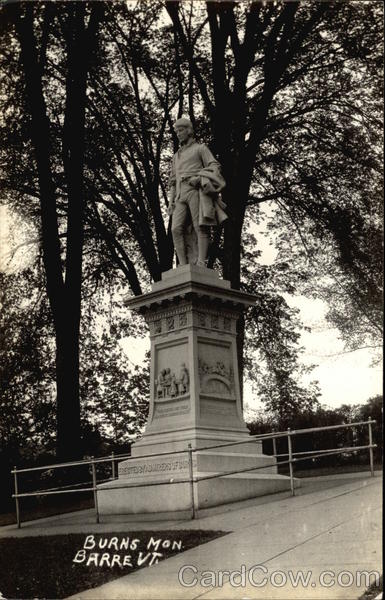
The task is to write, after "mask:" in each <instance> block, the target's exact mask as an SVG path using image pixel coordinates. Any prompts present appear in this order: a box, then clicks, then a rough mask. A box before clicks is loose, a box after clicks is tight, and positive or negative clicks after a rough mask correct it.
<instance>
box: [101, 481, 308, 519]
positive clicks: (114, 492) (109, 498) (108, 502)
mask: <svg viewBox="0 0 385 600" xmlns="http://www.w3.org/2000/svg"><path fill="white" fill-rule="evenodd" d="M210 475H213V473H212V472H210V473H209V472H198V473H196V474H195V476H196V477H198V478H199V477H205V476H210ZM179 479H182V478H181V477H179ZM183 479H184V478H183ZM133 483H134V482H133V481H131V480H128V479H119V480H116V481H114V482H108V483H106V484H102V485H100V486H98V491H97V496H98V505H99V512H100V514H102V515H103V514H105V515H111V514H121V515H123V514H142V513H159V518H160V519H161V518H162V516H161V515H162V513H170V512H175V511H188V510H191V506H192V502H191V484H190V483H189V482H183V483H178V477H175V480H174V482H173V483H170V479H168V480H165V483H163V484H162V485H151V486H148V487H147V486H146V485H145V483H150V482H149V481H146V482H144V481H143V483H144V485H143V487H142V486H141V487H130V484H131V485H132V484H133ZM135 483H137V482H135ZM299 485H300V482H299V480H295V486H296V487H299ZM125 486H127V487H125ZM193 487H194V504H195V508H196V509H197V510H199V509H203V508H209V507H212V506H219V505H222V504H228V503H230V502H237V501H239V500H246V499H248V498H255V497H258V496H265V495H267V494H275V493H278V492H283V491H286V490H290V479H289V477H286V476H284V475H277V474H262V473H237V474H236V475H222V476H220V477H216V478H210V479H204V480H202V481H197V482H196V483H194V486H193ZM107 488H108V489H107Z"/></svg>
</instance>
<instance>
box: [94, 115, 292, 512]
mask: <svg viewBox="0 0 385 600" xmlns="http://www.w3.org/2000/svg"><path fill="white" fill-rule="evenodd" d="M175 130H176V133H177V136H178V139H179V141H180V144H181V148H180V150H179V151H178V152H177V153H176V154H175V155H174V158H173V166H172V174H171V180H170V199H169V212H170V214H171V215H172V233H173V239H174V245H175V249H176V253H177V257H178V260H179V266H178V267H177V268H175V269H171V270H169V271H166V272H165V273H163V274H162V279H161V281H159V282H156V283H154V284H153V286H152V290H151V292H149V293H147V294H143V295H142V296H136V297H132V298H128V299H127V300H126V305H127V306H128V307H129V308H130V309H131V310H135V311H137V312H139V313H140V314H141V315H143V317H144V318H145V320H146V322H147V323H148V326H149V329H150V338H151V365H150V411H149V417H148V423H147V426H146V429H145V432H144V435H143V437H142V438H141V439H140V440H139V441H138V442H136V443H135V444H133V447H132V458H131V459H128V460H125V461H122V462H121V463H120V464H119V467H118V473H119V477H118V479H117V480H116V481H115V482H112V483H111V482H109V483H107V484H102V485H101V486H99V487H98V492H97V494H98V503H99V511H100V513H101V514H129V513H132V514H140V513H146V514H147V515H148V513H153V514H155V515H156V516H157V518H159V517H161V516H162V514H163V515H169V513H170V512H172V513H173V515H174V516H177V515H178V514H180V515H182V516H183V515H184V514H189V513H190V510H191V506H192V490H193V494H194V505H195V508H196V509H202V508H208V507H211V506H217V505H220V504H226V503H229V502H234V501H237V500H243V499H246V498H251V497H255V496H261V495H265V494H269V493H274V492H278V491H283V490H288V489H290V480H289V478H288V477H285V476H282V475H278V474H277V466H276V460H275V458H274V457H271V456H267V455H264V454H263V453H262V443H261V442H256V441H255V440H252V439H251V438H250V435H249V432H248V429H247V427H246V424H245V422H244V419H243V415H242V408H241V396H240V385H239V373H238V360H237V344H236V335H237V334H236V323H237V320H238V319H239V317H240V315H241V314H242V312H243V311H244V310H246V309H247V308H248V307H249V306H251V305H253V304H254V302H255V298H254V296H253V295H251V294H246V293H244V292H240V291H238V290H234V289H232V288H231V286H230V282H229V281H226V280H222V279H220V278H219V276H218V274H217V273H216V271H214V270H212V269H208V268H207V267H206V266H205V261H206V258H207V249H208V241H209V227H210V226H215V225H216V224H220V223H221V222H223V220H225V219H226V218H227V215H226V213H225V208H226V207H225V205H224V204H223V202H222V201H221V199H220V196H219V194H220V191H221V189H223V187H224V185H225V181H224V179H223V177H222V175H221V172H220V165H219V163H218V162H217V161H216V159H215V158H214V157H213V155H212V154H211V152H210V151H209V149H208V148H207V147H206V146H204V145H203V144H198V143H197V142H195V140H194V138H193V133H192V126H191V123H190V122H189V121H188V120H187V119H180V120H178V121H177V122H176V124H175ZM228 444H231V445H228ZM169 453H171V454H169ZM262 467H263V468H262ZM242 471H243V472H242ZM226 473H228V474H226ZM215 474H219V475H221V476H220V477H216V478H211V476H212V475H215ZM191 475H192V476H193V478H194V483H193V484H191V483H190V481H191ZM178 482H179V483H178ZM139 484H150V485H148V486H147V487H145V486H141V485H140V486H139ZM159 484H161V485H159Z"/></svg>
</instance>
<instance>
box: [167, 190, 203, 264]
mask: <svg viewBox="0 0 385 600" xmlns="http://www.w3.org/2000/svg"><path fill="white" fill-rule="evenodd" d="M190 216H191V221H192V225H193V227H194V230H195V233H196V235H197V238H198V252H197V253H195V255H196V254H198V258H197V265H199V266H201V267H204V266H205V262H206V258H207V253H208V248H209V243H210V234H209V231H210V230H209V227H205V226H200V225H199V193H198V192H197V191H196V190H190V191H189V193H188V194H186V195H185V198H183V199H181V200H177V201H176V204H175V209H174V212H173V214H172V226H171V232H172V238H173V241H174V247H175V251H176V254H177V257H178V260H179V264H180V265H186V264H187V262H188V260H187V252H186V241H187V236H188V235H189V234H188V232H187V225H188V223H190ZM192 239H193V238H192V237H191V235H189V243H191V241H192ZM195 243H196V242H195Z"/></svg>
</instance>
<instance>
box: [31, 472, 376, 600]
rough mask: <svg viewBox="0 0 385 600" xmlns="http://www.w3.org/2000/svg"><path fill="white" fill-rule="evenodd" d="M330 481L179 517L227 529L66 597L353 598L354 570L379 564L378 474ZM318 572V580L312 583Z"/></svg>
mask: <svg viewBox="0 0 385 600" xmlns="http://www.w3.org/2000/svg"><path fill="white" fill-rule="evenodd" d="M320 480H323V485H321V486H320V485H319V481H320ZM338 483H339V485H338V486H336V482H334V484H331V483H330V480H329V485H328V481H327V480H326V479H325V478H318V486H317V480H316V479H314V480H313V482H310V481H309V482H307V484H306V489H307V493H302V494H301V495H298V496H296V497H295V498H291V497H285V498H282V497H280V498H278V499H277V498H275V499H274V497H270V502H264V503H263V504H258V505H255V504H254V505H251V506H250V505H249V506H246V507H243V508H239V509H238V510H235V511H232V512H227V513H222V514H216V515H209V516H206V517H203V518H200V519H197V520H196V521H193V522H183V528H184V529H187V528H198V529H216V530H219V529H222V530H225V531H229V530H231V532H232V533H229V534H228V535H226V536H224V537H222V538H218V539H216V540H213V541H211V542H209V543H207V544H204V545H202V546H198V547H196V548H193V549H191V550H188V551H186V552H183V553H181V554H178V555H176V556H174V557H172V558H169V559H167V560H165V561H163V562H160V563H158V564H157V565H154V566H153V567H150V568H146V569H141V570H139V571H136V572H134V573H132V574H130V575H127V576H124V577H121V578H120V579H117V580H115V581H112V582H110V583H108V584H105V585H103V586H100V587H98V588H95V589H92V590H88V591H86V592H83V593H81V594H76V595H75V596H72V597H71V598H72V599H73V600H74V599H75V598H76V599H79V600H102V599H103V600H163V599H164V600H166V599H167V600H170V599H173V600H179V599H181V600H182V599H183V600H192V599H194V598H202V600H249V599H256V598H264V599H270V598H271V599H297V598H298V599H299V598H301V599H303V598H306V599H308V600H310V599H318V598H322V599H328V600H335V599H336V600H337V599H341V600H349V599H357V598H358V597H359V596H360V595H361V594H362V593H363V592H364V591H365V589H366V588H367V587H368V582H367V581H366V579H365V575H364V574H363V575H361V576H359V575H357V572H363V571H369V572H370V571H373V570H375V571H378V572H381V565H382V560H381V531H382V528H381V508H382V499H381V489H382V479H381V477H379V476H376V477H375V478H374V479H373V478H370V477H368V476H363V477H361V478H359V477H357V478H356V479H343V478H339V481H338ZM312 487H313V490H314V491H311V488H312ZM140 525H141V527H140V528H142V529H143V524H140ZM110 527H111V525H110ZM163 527H164V524H163ZM169 528H174V529H178V528H181V523H180V522H178V523H173V524H172V523H170V524H169ZM130 529H132V528H131V527H130ZM126 530H127V524H126ZM92 531H94V529H92ZM30 533H31V532H30ZM186 565H190V567H189V568H187V569H185V570H184V571H183V577H184V582H185V583H187V584H190V585H189V586H188V587H187V586H183V585H182V584H181V583H180V581H179V580H178V573H179V574H180V570H181V569H182V568H183V567H186ZM242 565H243V567H242ZM300 570H301V571H302V574H303V577H304V578H306V577H307V576H308V577H309V582H308V584H307V585H302V584H301V583H299V585H297V587H296V586H295V585H293V584H292V583H290V576H291V577H295V576H297V577H298V573H299V571H300ZM224 571H229V572H234V571H238V575H236V574H233V575H232V576H231V577H232V579H231V581H232V584H231V581H230V573H228V574H226V573H224V574H223V577H222V581H221V580H220V579H219V578H220V572H224ZM326 571H327V573H325V572H326ZM202 572H206V577H205V579H202ZM207 572H209V573H207ZM322 573H325V574H324V583H325V584H326V587H325V586H322V585H320V576H321V574H322ZM350 573H351V575H350ZM194 577H195V580H194ZM352 578H353V581H352ZM285 580H286V583H285ZM338 581H340V584H338ZM282 582H283V583H285V585H281V584H282ZM191 584H192V585H191ZM211 584H214V585H211ZM273 584H275V585H273ZM294 584H295V582H294Z"/></svg>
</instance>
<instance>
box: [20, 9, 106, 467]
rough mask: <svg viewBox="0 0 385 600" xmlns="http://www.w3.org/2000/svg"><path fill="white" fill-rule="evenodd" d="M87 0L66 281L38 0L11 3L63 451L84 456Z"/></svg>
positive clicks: (73, 78)
mask: <svg viewBox="0 0 385 600" xmlns="http://www.w3.org/2000/svg"><path fill="white" fill-rule="evenodd" d="M85 8H86V7H85V5H84V4H82V3H68V8H67V11H68V12H67V19H68V21H67V24H68V31H67V52H68V70H67V90H66V91H67V94H66V112H65V123H64V131H63V164H64V171H65V175H66V179H67V191H68V215H67V246H66V264H65V280H64V279H63V266H62V259H61V247H60V241H59V234H58V219H57V209H56V193H55V185H54V179H53V174H52V167H51V158H50V152H51V145H50V124H49V119H48V116H47V109H46V104H45V100H44V95H43V83H42V61H41V59H40V60H39V56H38V49H37V40H36V37H35V34H34V16H35V15H34V11H35V6H34V5H33V3H27V4H26V5H25V6H23V5H15V6H13V7H12V9H13V11H14V13H13V17H14V23H15V27H16V31H17V34H18V39H19V42H20V47H21V59H22V64H23V69H24V77H25V89H26V104H27V108H28V110H29V114H30V117H31V141H32V144H33V147H34V152H35V158H36V166H37V173H38V179H39V189H40V206H41V225H42V244H43V260H44V266H45V273H46V286H47V294H48V298H49V302H50V307H51V311H52V316H53V322H54V327H55V334H56V390H57V457H58V458H59V459H60V460H65V459H73V458H78V457H79V456H80V455H81V444H80V399H79V327H80V316H81V283H82V252H83V227H84V224H83V221H84V219H83V213H84V192H83V167H84V124H85V104H86V82H87V73H88V67H89V59H90V54H91V53H92V49H93V45H94V41H95V38H96V32H97V25H98V21H99V18H100V16H101V11H102V10H103V3H96V4H95V6H94V7H93V8H92V12H91V16H90V19H89V24H88V27H87V29H85V23H84V21H85Z"/></svg>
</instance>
